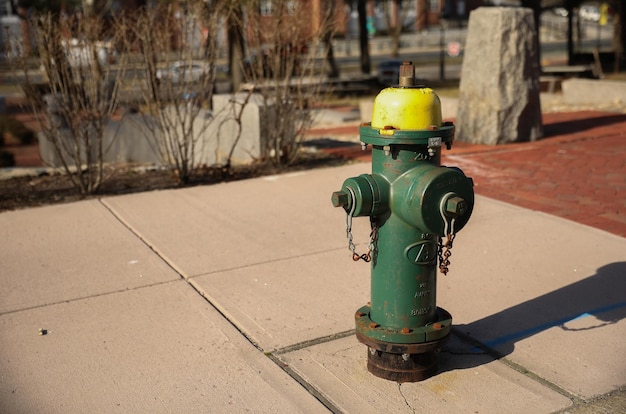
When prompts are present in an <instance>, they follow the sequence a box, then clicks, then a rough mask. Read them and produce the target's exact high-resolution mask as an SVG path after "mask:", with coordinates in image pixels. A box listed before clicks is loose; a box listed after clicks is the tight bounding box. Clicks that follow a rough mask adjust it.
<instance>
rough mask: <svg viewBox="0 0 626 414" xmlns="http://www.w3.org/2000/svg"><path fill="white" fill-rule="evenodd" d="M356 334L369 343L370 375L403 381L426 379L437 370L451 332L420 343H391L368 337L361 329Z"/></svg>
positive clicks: (362, 341) (368, 367)
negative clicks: (442, 350)
mask: <svg viewBox="0 0 626 414" xmlns="http://www.w3.org/2000/svg"><path fill="white" fill-rule="evenodd" d="M356 337H357V339H358V340H359V341H360V342H361V343H364V344H365V345H367V346H368V352H367V370H368V371H369V372H370V373H371V374H373V375H375V376H377V377H379V378H383V379H386V380H389V381H395V382H398V383H403V382H418V381H423V380H425V379H428V378H430V377H432V376H433V375H435V374H436V373H437V354H438V353H439V352H440V351H441V348H442V347H443V345H444V344H445V343H446V342H448V339H449V338H450V335H447V336H445V337H443V338H441V339H438V340H436V341H432V342H425V343H421V344H392V343H389V342H382V341H377V340H375V339H372V338H369V337H365V336H364V335H363V334H361V333H360V332H357V333H356ZM383 349H388V350H390V351H393V352H388V351H384V350H383Z"/></svg>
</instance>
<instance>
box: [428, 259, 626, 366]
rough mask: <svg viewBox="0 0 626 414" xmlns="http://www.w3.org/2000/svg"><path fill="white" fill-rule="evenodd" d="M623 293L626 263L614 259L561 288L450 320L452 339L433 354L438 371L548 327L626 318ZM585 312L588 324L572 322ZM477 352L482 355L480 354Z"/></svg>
mask: <svg viewBox="0 0 626 414" xmlns="http://www.w3.org/2000/svg"><path fill="white" fill-rule="evenodd" d="M624 292H626V262H616V263H611V264H608V265H605V266H602V267H601V268H599V269H598V270H597V271H596V273H595V274H594V275H592V276H589V277H587V278H585V279H582V280H580V281H578V282H576V283H573V284H571V285H568V286H565V287H563V288H561V289H558V290H555V291H553V292H550V293H547V294H545V295H542V296H539V297H537V298H534V299H531V300H529V301H526V302H523V303H520V304H518V305H515V306H512V307H510V308H508V309H505V310H503V311H501V312H498V313H495V314H493V315H490V316H487V317H485V318H483V319H480V320H477V321H475V322H471V323H469V324H466V325H454V326H453V331H452V340H451V341H450V343H449V344H448V345H447V346H445V347H444V348H443V350H442V352H441V355H440V356H439V367H440V371H451V370H455V369H466V368H472V367H476V366H479V365H484V364H486V363H489V362H490V361H492V359H493V358H496V359H497V358H502V357H505V356H507V355H509V354H511V353H512V352H513V351H514V350H515V343H516V342H518V341H521V340H523V339H526V338H528V337H531V336H533V335H536V334H539V333H541V332H543V331H546V330H548V329H551V328H555V327H557V328H560V329H562V330H564V331H568V332H571V333H572V334H574V335H575V334H576V332H580V331H587V330H592V329H599V328H602V327H605V326H607V325H612V324H615V323H617V322H619V321H620V320H622V319H624V317H626V296H625V295H624ZM588 317H594V318H595V320H591V319H590V320H589V323H588V324H587V323H586V324H580V323H573V322H574V321H578V320H580V319H583V318H588ZM572 325H574V326H572ZM575 325H584V327H580V326H579V327H575ZM481 354H482V355H484V356H483V357H480V355H481ZM463 355H471V356H470V357H462V356H463Z"/></svg>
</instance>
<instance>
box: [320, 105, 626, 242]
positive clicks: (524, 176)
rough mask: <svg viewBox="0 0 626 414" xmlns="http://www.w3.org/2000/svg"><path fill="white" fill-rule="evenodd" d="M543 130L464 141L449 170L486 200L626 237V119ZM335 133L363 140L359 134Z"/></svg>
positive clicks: (552, 121) (565, 120) (576, 116)
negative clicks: (510, 139)
mask: <svg viewBox="0 0 626 414" xmlns="http://www.w3.org/2000/svg"><path fill="white" fill-rule="evenodd" d="M543 123H544V132H545V134H544V135H545V136H544V138H543V139H541V140H539V141H536V142H529V143H516V144H508V145H503V146H487V145H473V144H467V143H463V142H458V141H457V142H455V144H454V146H453V148H452V150H451V151H445V150H444V156H443V158H442V163H443V164H444V165H446V164H447V165H455V166H458V167H460V168H461V169H463V171H464V172H465V173H466V174H467V175H468V176H470V177H472V178H473V180H474V184H475V190H476V192H477V193H478V194H480V195H484V196H487V197H491V198H495V199H498V200H502V201H505V202H509V203H512V204H516V205H518V206H521V207H525V208H530V209H534V210H539V211H543V212H546V213H549V214H554V215H557V216H560V217H563V218H566V219H569V220H573V221H576V222H579V223H582V224H586V225H589V226H593V227H596V228H599V229H602V230H605V231H608V232H611V233H613V234H616V235H619V236H622V237H626V114H620V113H611V112H597V111H578V112H565V113H549V114H544V115H543ZM350 128H351V129H350ZM323 132H326V133H328V132H330V131H323ZM335 132H336V133H339V134H347V133H354V134H357V135H358V127H356V126H352V127H343V128H340V129H338V130H335ZM326 151H329V152H336V153H340V154H342V155H344V156H346V157H348V158H352V159H358V160H363V161H369V160H370V153H369V151H365V152H363V151H361V150H360V146H357V145H353V146H347V147H340V148H329V149H327V150H326Z"/></svg>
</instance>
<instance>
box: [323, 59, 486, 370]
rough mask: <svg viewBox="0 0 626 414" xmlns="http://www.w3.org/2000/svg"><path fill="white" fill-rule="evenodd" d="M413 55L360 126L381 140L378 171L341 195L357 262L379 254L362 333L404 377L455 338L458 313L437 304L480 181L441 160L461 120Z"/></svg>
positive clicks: (375, 144) (365, 138)
mask: <svg viewBox="0 0 626 414" xmlns="http://www.w3.org/2000/svg"><path fill="white" fill-rule="evenodd" d="M414 72H415V70H414V67H413V65H412V64H411V63H410V62H407V63H404V64H403V65H402V66H401V67H400V82H399V86H398V87H390V88H386V89H384V90H383V91H381V92H380V94H379V95H378V96H377V97H376V99H375V101H374V110H373V114H372V122H371V124H364V125H362V126H361V127H360V138H361V141H362V145H363V147H364V148H366V147H367V145H371V146H372V174H362V175H360V176H358V177H352V178H348V179H346V180H345V181H344V183H343V185H342V188H341V190H340V191H337V192H335V193H333V195H332V203H333V205H334V206H335V207H343V208H344V210H345V211H346V214H347V220H346V221H347V236H348V246H349V248H350V250H351V251H352V255H353V257H352V258H353V260H355V261H358V260H361V259H362V260H364V261H366V262H371V301H370V303H368V304H367V305H366V306H363V307H362V308H360V309H359V310H357V312H356V314H355V320H356V336H357V339H358V340H359V341H360V342H362V343H364V344H365V345H367V346H368V363H367V367H368V370H369V371H370V372H371V373H372V374H374V375H376V376H378V377H381V378H385V379H388V380H392V381H397V382H414V381H421V380H423V379H426V378H428V377H430V376H432V375H434V374H435V373H436V372H437V353H438V352H439V351H440V349H441V347H442V346H443V344H444V343H445V342H446V341H447V339H448V337H449V335H450V331H451V325H452V316H451V315H450V314H449V313H448V312H447V311H446V310H444V309H442V308H438V307H437V305H436V286H437V268H438V267H439V270H440V271H441V272H442V273H444V274H446V273H447V272H448V266H449V264H450V260H449V257H450V254H451V252H450V249H451V248H452V242H453V240H454V236H455V234H456V233H457V232H458V231H459V230H461V229H462V228H463V227H464V226H465V224H466V223H467V221H468V220H469V218H470V215H471V214H472V210H473V207H474V191H473V183H472V180H471V179H470V178H468V177H466V176H465V174H463V172H462V171H461V170H460V169H458V168H454V167H442V166H440V163H441V147H442V146H444V145H445V146H446V148H447V149H450V148H451V146H452V142H453V140H454V125H453V124H451V123H442V120H441V118H442V116H441V103H440V101H439V97H438V96H437V95H436V94H435V93H434V92H433V91H432V89H429V88H426V87H423V86H416V85H415V75H414ZM364 216H368V217H369V218H370V222H371V227H372V232H371V235H370V240H369V246H368V249H369V251H368V252H367V253H363V254H359V253H357V252H356V246H355V244H354V242H353V240H352V232H351V228H352V218H353V217H364Z"/></svg>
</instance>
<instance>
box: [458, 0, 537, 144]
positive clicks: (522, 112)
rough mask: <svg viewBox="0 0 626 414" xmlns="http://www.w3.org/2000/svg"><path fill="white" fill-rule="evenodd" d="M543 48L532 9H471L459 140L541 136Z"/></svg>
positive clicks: (487, 141) (500, 140) (518, 139)
mask: <svg viewBox="0 0 626 414" xmlns="http://www.w3.org/2000/svg"><path fill="white" fill-rule="evenodd" d="M538 53H539V51H538V50H537V38H536V33H535V23H534V18H533V13H532V10H531V9H527V8H513V7H480V8H478V9H476V10H474V11H472V12H471V14H470V19H469V26H468V32H467V40H466V44H465V55H464V57H463V67H462V70H461V84H460V88H459V107H458V114H457V118H456V139H458V140H459V141H464V142H470V143H476V144H489V145H497V144H506V143H510V142H522V141H534V140H536V139H538V138H541V136H542V127H541V104H540V102H539V91H540V88H539V73H540V68H539V59H538V56H537V54H538Z"/></svg>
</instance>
